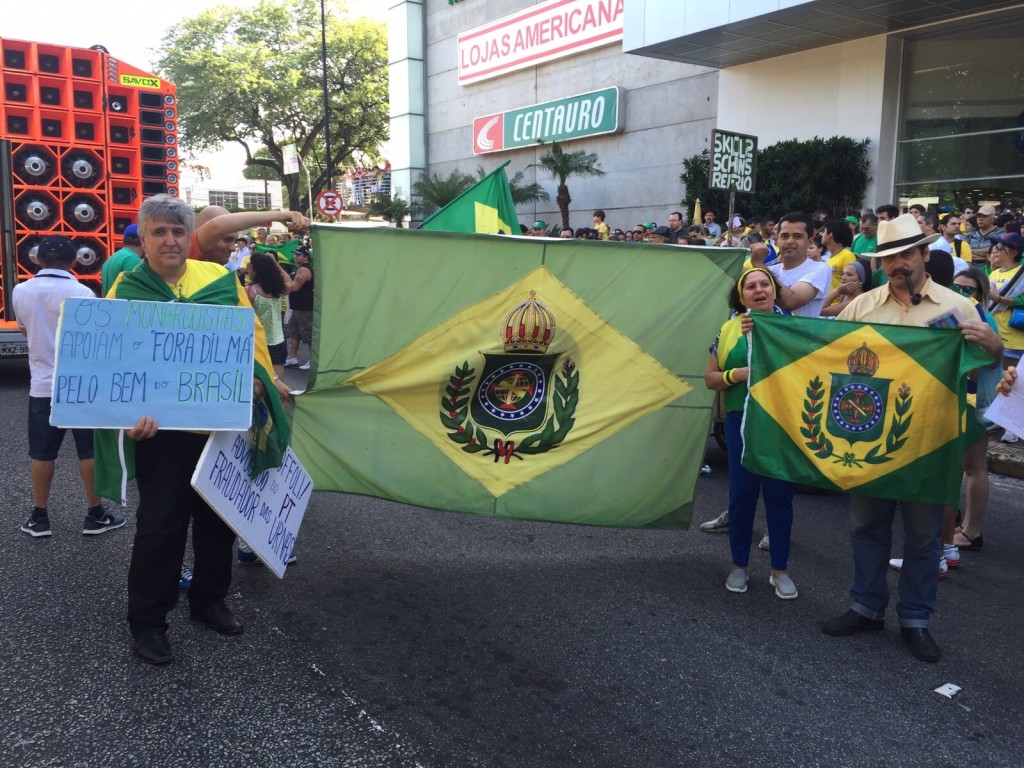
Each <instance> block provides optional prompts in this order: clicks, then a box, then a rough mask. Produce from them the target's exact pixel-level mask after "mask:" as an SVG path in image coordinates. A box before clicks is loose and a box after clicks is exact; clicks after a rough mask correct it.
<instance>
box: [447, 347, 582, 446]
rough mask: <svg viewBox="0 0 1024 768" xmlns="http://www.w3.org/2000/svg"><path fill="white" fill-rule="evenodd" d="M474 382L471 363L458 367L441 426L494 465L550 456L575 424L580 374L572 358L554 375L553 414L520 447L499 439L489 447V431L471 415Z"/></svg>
mask: <svg viewBox="0 0 1024 768" xmlns="http://www.w3.org/2000/svg"><path fill="white" fill-rule="evenodd" d="M475 380H476V369H475V368H470V367H469V362H468V361H466V362H463V363H462V365H460V366H456V368H455V372H454V373H453V374H452V376H450V377H449V379H448V385H447V386H446V387H445V389H444V391H445V396H443V397H442V398H441V412H440V417H441V424H443V425H444V427H445V429H448V430H451V431H450V432H448V437H449V439H451V440H453V441H454V442H456V443H459V444H460V445H461V446H462V450H463V451H465V452H466V453H482V454H483V455H484V456H493V457H494V462H495V463H497V462H498V461H499V460H501V459H504V460H505V463H506V464H508V463H509V461H510V460H511V459H512V458H513V457H514V458H517V459H519V460H520V461H521V460H522V459H523V456H524V455H535V454H539V453H547V452H548V451H550V450H551V449H553V448H555V447H557V446H558V445H559V444H560V443H561V442H562V441H563V440H565V437H566V435H568V434H569V431H570V430H571V429H572V427H573V424H575V423H576V420H575V419H574V418H573V417H574V415H575V413H576V407H577V406H578V405H579V401H580V395H579V382H580V375H579V372H578V371H576V364H575V363H574V362H573V361H572V359H571V358H566V359H565V360H563V361H562V365H561V367H560V368H559V371H558V373H557V375H556V376H555V393H554V397H553V398H552V401H553V402H552V405H553V406H554V408H553V410H554V413H553V415H552V416H550V417H549V418H548V420H547V421H546V422H545V423H544V427H543V429H541V431H540V432H534V433H532V434H529V435H527V436H526V437H525V438H523V440H522V441H521V442H519V443H518V444H516V443H514V442H513V441H511V440H503V439H501V438H500V437H496V438H494V439H493V441H491V443H490V445H488V439H487V438H488V435H487V431H486V430H485V429H484V428H483V427H481V426H480V425H479V424H474V423H473V420H472V419H471V418H470V416H469V403H470V399H471V398H472V392H473V382H474V381H475Z"/></svg>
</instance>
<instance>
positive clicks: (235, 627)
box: [192, 600, 245, 635]
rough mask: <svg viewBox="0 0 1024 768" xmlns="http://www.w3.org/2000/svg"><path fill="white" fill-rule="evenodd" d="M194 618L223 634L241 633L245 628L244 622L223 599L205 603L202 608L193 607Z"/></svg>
mask: <svg viewBox="0 0 1024 768" xmlns="http://www.w3.org/2000/svg"><path fill="white" fill-rule="evenodd" d="M192 620H193V621H201V622H203V624H205V625H206V626H208V627H209V628H210V629H213V630H216V631H217V632H220V633H221V634H222V635H240V634H241V633H242V630H244V629H245V627H244V626H243V625H242V622H240V621H239V620H238V619H237V618H236V617H235V614H233V613H232V612H231V611H230V610H229V609H228V607H227V606H226V605H224V601H223V600H219V601H217V602H216V603H211V604H210V605H204V606H203V607H202V608H193V609H192Z"/></svg>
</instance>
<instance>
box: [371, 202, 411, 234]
mask: <svg viewBox="0 0 1024 768" xmlns="http://www.w3.org/2000/svg"><path fill="white" fill-rule="evenodd" d="M367 210H368V211H369V213H370V215H371V216H379V217H380V218H382V219H384V221H393V222H395V226H396V227H398V228H399V229H401V228H402V222H403V221H405V218H406V217H407V216H411V215H412V214H413V212H414V208H413V206H411V205H409V203H408V202H406V201H405V200H403V199H402V198H400V197H394V198H393V197H391V195H377V196H375V197H374V198H373V201H372V202H371V203H370V206H369V208H368V209H367Z"/></svg>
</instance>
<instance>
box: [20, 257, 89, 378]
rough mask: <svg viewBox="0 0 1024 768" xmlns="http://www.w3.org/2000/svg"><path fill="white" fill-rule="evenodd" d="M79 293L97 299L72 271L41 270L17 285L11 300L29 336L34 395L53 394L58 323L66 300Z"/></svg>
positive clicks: (30, 369)
mask: <svg viewBox="0 0 1024 768" xmlns="http://www.w3.org/2000/svg"><path fill="white" fill-rule="evenodd" d="M75 296H80V297H82V298H87V299H95V298H96V294H95V293H93V292H92V291H90V290H89V289H88V288H86V287H85V286H84V285H82V284H81V283H80V282H78V280H76V279H75V276H74V275H72V274H71V273H70V272H65V271H64V270H62V269H40V270H39V272H38V273H37V274H36V276H35V277H33V278H32V279H31V280H27V281H26V282H24V283H20V284H19V285H16V286H14V293H13V295H12V301H11V303H12V304H13V306H14V315H15V317H16V318H17V320H18V326H19V327H20V328H24V329H25V335H26V336H27V337H28V367H29V371H30V372H31V384H30V386H29V390H28V393H29V395H30V396H32V397H45V398H49V397H51V396H52V395H53V365H54V357H55V356H56V354H57V322H58V321H59V320H60V306H61V303H63V301H64V299H68V298H71V297H75Z"/></svg>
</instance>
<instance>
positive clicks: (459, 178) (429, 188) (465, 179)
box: [412, 170, 473, 214]
mask: <svg viewBox="0 0 1024 768" xmlns="http://www.w3.org/2000/svg"><path fill="white" fill-rule="evenodd" d="M471 186H473V177H472V176H467V175H466V174H464V173H462V172H461V171H459V170H454V171H452V172H451V173H449V174H448V177H447V178H442V177H441V176H439V175H438V174H436V173H433V174H431V175H430V176H429V177H428V176H420V178H419V180H418V181H416V182H415V183H414V184H413V185H412V193H413V194H414V195H416V196H417V197H419V198H420V200H422V204H421V207H422V209H423V212H424V213H427V214H430V213H433V212H434V211H436V210H437V209H438V208H444V207H445V206H446V205H448V203H450V202H451V201H452V200H454V199H455V198H456V197H458V196H459V195H461V194H462V193H463V192H465V191H466V190H467V189H469V188H470V187H471Z"/></svg>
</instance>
